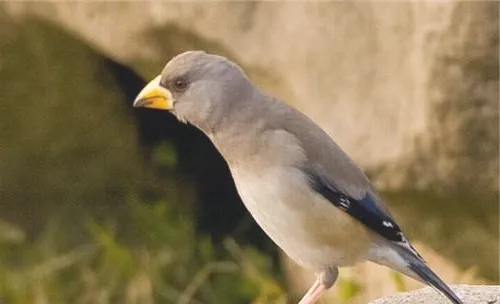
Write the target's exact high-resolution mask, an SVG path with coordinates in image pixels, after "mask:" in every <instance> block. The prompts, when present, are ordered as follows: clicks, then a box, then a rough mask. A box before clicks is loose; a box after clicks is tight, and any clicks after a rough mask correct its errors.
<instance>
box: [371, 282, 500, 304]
mask: <svg viewBox="0 0 500 304" xmlns="http://www.w3.org/2000/svg"><path fill="white" fill-rule="evenodd" d="M451 287H452V289H453V290H454V291H455V292H456V293H457V295H458V296H459V297H460V298H461V299H462V300H463V302H464V303H465V304H497V303H500V286H498V285H495V286H470V285H453V286H451ZM449 303H450V302H449V301H447V300H446V299H445V298H444V297H442V296H440V295H439V294H438V293H437V292H436V291H434V290H433V289H432V288H430V287H425V288H422V289H419V290H414V291H410V292H404V293H399V294H396V295H393V296H390V297H386V298H382V299H377V300H375V301H372V302H370V304H449Z"/></svg>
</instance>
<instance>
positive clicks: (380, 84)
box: [2, 2, 498, 189]
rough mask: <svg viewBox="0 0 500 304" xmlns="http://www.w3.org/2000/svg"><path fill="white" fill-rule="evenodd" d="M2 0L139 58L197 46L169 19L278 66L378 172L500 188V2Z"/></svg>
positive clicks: (393, 182)
mask: <svg viewBox="0 0 500 304" xmlns="http://www.w3.org/2000/svg"><path fill="white" fill-rule="evenodd" d="M2 4H3V5H4V7H5V8H6V10H7V11H8V12H9V13H10V14H12V15H16V16H25V15H26V14H28V13H29V14H36V15H38V16H42V17H44V18H48V19H50V20H52V21H54V22H56V23H58V24H62V25H63V26H64V27H65V28H67V29H70V30H72V31H75V32H76V33H78V34H80V35H82V36H83V37H85V38H86V39H88V40H89V41H90V42H92V43H93V44H95V45H96V46H98V48H100V49H101V50H103V51H104V52H106V53H108V54H110V55H111V56H113V57H114V58H118V59H120V60H122V61H124V62H126V63H128V64H131V65H134V63H136V62H138V61H143V62H144V61H151V62H153V61H154V62H157V63H160V62H161V63H163V62H165V61H167V60H168V59H169V58H165V57H166V56H167V55H166V54H171V51H173V50H175V51H182V50H184V49H185V48H186V46H188V47H189V46H192V45H190V44H188V45H185V46H182V45H177V44H176V45H170V46H165V45H163V46H162V45H161V40H166V39H167V37H168V35H169V30H168V29H175V30H177V31H180V32H181V33H183V35H194V37H198V38H200V39H205V40H206V41H209V42H211V43H213V44H214V45H218V46H219V48H218V49H219V50H220V49H221V48H222V49H224V50H225V54H226V55H229V56H231V57H233V58H235V59H236V60H237V61H239V62H240V63H244V64H247V65H251V66H257V67H259V68H260V69H261V70H265V71H268V72H269V73H271V74H272V79H273V81H272V88H271V91H272V92H273V93H275V94H277V95H280V96H281V97H283V98H285V99H286V100H287V101H288V102H289V103H292V104H294V105H295V106H296V107H298V108H299V109H301V110H302V111H304V112H306V113H307V114H308V115H309V116H311V117H312V118H313V119H314V120H315V121H317V122H318V123H319V124H321V125H322V126H323V127H324V128H325V129H326V130H327V132H328V133H329V134H330V135H331V136H332V137H334V138H335V139H336V140H337V141H338V142H339V144H340V145H341V146H342V147H343V148H345V149H346V150H347V152H348V153H349V154H350V155H352V156H353V158H354V159H355V160H356V161H357V162H358V163H360V164H361V165H363V166H364V167H365V168H366V169H372V170H376V171H377V172H378V173H379V174H377V176H379V178H378V180H379V181H380V183H381V184H384V185H386V186H388V187H397V186H401V185H402V184H409V185H411V186H416V185H419V186H422V187H425V186H428V185H434V186H437V187H438V188H439V187H440V188H449V186H450V185H452V186H454V187H456V185H457V184H460V186H463V185H468V184H470V183H471V182H473V184H474V186H477V187H479V188H484V187H487V188H493V189H497V188H498V182H497V176H498V160H497V158H498V157H497V156H498V144H497V142H498V128H497V121H498V103H497V101H498V68H497V64H498V27H497V24H498V3H496V2H489V3H486V2H484V3H465V2H464V3H462V2H454V3H451V2H440V3H432V2H423V3H389V2H386V3H380V2H330V3H328V2H316V3H306V2H287V3H277V2H274V3H271V2H262V3H258V2H248V3H233V2H220V3H213V2H210V3H202V2H199V3H194V2H191V3H168V2H133V3H130V2H127V3H113V2H93V3H86V2H53V3H20V2H6V3H2ZM162 30H165V31H164V32H162ZM170 32H171V31H170ZM163 37H165V38H163ZM166 48H167V49H168V50H170V52H167V51H166ZM207 48H209V49H212V50H213V49H214V48H213V47H212V48H211V47H207ZM168 56H170V55H168ZM154 69H155V70H154V71H153V69H152V68H151V69H149V71H148V73H149V74H150V75H152V74H154V73H156V72H157V70H159V69H160V68H159V67H155V68H154ZM404 169H407V170H404ZM463 170H467V172H469V173H471V174H465V175H464V174H463V173H462V172H463Z"/></svg>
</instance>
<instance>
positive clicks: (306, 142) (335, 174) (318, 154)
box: [272, 105, 411, 248]
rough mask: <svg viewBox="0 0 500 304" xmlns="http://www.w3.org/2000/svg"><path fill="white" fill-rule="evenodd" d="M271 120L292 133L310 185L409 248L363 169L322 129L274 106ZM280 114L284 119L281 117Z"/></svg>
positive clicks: (375, 230)
mask: <svg viewBox="0 0 500 304" xmlns="http://www.w3.org/2000/svg"><path fill="white" fill-rule="evenodd" d="M277 107H279V108H278V110H276V109H275V110H274V113H279V114H280V115H276V116H275V117H273V119H272V121H275V122H276V121H278V123H279V125H278V127H279V128H281V129H284V130H286V131H288V132H289V133H291V134H293V135H294V136H295V137H296V138H297V141H298V143H299V144H300V146H301V147H302V149H303V150H304V153H305V156H306V161H305V162H304V163H302V164H300V166H302V170H304V172H305V173H306V174H307V175H308V176H309V180H310V183H311V187H312V188H313V189H315V190H316V191H317V192H318V193H320V194H321V195H322V196H323V197H325V198H326V199H327V200H328V201H329V202H331V203H332V204H333V205H334V206H336V207H338V208H340V209H342V210H343V211H345V212H346V213H347V214H349V215H351V216H352V217H354V218H355V219H356V220H358V221H359V222H361V223H362V224H363V225H365V226H366V227H367V228H369V229H370V230H372V231H373V232H375V233H377V234H379V235H380V236H382V237H383V238H385V239H387V240H389V241H392V242H395V243H396V244H398V245H403V246H404V247H407V248H411V246H410V245H409V243H408V242H407V241H406V239H405V237H404V236H403V233H402V232H401V229H400V228H399V226H398V225H397V224H396V222H395V221H394V220H393V218H392V216H391V215H390V213H389V210H388V209H387V207H386V206H385V205H384V203H383V202H382V200H381V199H380V197H379V196H378V194H377V192H376V191H375V189H374V188H373V186H372V185H371V183H370V181H369V180H368V178H367V177H366V175H365V174H364V172H363V171H362V170H361V169H360V168H359V167H358V166H357V165H356V164H355V163H354V162H353V161H352V160H351V158H350V157H349V156H348V155H347V154H346V153H345V152H344V151H342V149H341V148H340V147H339V146H338V145H337V144H336V143H335V142H334V141H333V140H332V139H331V137H330V136H328V134H326V132H324V131H323V130H322V129H321V128H320V127H319V126H317V125H316V124H315V123H314V122H312V121H311V120H310V119H309V118H308V117H306V116H305V115H303V114H302V113H300V112H298V111H295V110H291V109H290V108H286V107H282V106H279V105H278V106H277ZM283 117H284V118H285V120H283Z"/></svg>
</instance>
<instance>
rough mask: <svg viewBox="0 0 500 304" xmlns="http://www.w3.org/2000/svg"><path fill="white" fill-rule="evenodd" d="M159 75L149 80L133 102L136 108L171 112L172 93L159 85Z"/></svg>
mask: <svg viewBox="0 0 500 304" xmlns="http://www.w3.org/2000/svg"><path fill="white" fill-rule="evenodd" d="M160 81H161V75H158V76H157V77H156V78H155V79H153V80H151V81H150V82H149V83H148V84H147V85H146V86H145V87H144V89H142V90H141V92H139V95H137V97H136V98H135V100H134V107H136V108H151V109H159V110H171V109H172V108H173V104H174V100H173V98H172V93H170V91H169V90H167V89H165V88H164V87H162V86H161V85H160Z"/></svg>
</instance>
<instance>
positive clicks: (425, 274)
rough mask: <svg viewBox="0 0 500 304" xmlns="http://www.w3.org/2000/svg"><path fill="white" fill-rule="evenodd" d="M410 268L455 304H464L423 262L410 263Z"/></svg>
mask: <svg viewBox="0 0 500 304" xmlns="http://www.w3.org/2000/svg"><path fill="white" fill-rule="evenodd" d="M408 268H410V269H411V271H413V272H414V273H416V274H417V275H418V276H419V277H420V278H421V279H422V280H423V281H424V282H426V283H427V284H429V285H430V286H432V287H434V288H435V289H437V290H439V291H440V292H442V293H443V294H444V295H445V296H446V297H447V298H448V299H449V300H450V301H451V302H452V303H453V304H463V302H462V300H460V298H459V297H458V296H457V295H456V294H455V293H454V292H453V291H452V290H451V289H450V288H449V287H448V285H446V283H444V282H443V281H442V280H441V279H440V278H439V277H438V276H437V275H436V274H435V273H434V272H433V271H432V270H431V269H430V268H429V267H427V265H425V263H424V262H423V261H420V260H416V259H415V261H410V262H409V264H408Z"/></svg>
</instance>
